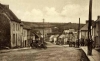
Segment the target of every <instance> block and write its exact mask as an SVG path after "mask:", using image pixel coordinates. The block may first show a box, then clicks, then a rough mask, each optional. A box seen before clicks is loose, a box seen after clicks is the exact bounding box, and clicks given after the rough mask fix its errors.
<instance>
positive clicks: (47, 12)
mask: <svg viewBox="0 0 100 61" xmlns="http://www.w3.org/2000/svg"><path fill="white" fill-rule="evenodd" d="M14 11H15V13H16V15H17V16H18V17H19V18H20V19H22V20H23V21H30V22H42V19H43V18H44V19H45V21H46V22H75V23H77V22H78V18H79V17H81V18H82V20H81V22H82V23H83V22H85V20H86V19H88V18H86V17H87V16H88V7H81V6H80V5H78V4H68V5H66V6H64V7H63V9H62V10H61V12H58V11H57V9H56V8H55V7H44V8H43V9H35V8H34V9H32V10H30V11H20V10H17V11H16V10H14Z"/></svg>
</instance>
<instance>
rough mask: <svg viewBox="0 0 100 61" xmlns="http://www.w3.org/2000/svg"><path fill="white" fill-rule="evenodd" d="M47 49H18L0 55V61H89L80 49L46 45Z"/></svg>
mask: <svg viewBox="0 0 100 61" xmlns="http://www.w3.org/2000/svg"><path fill="white" fill-rule="evenodd" d="M47 46H48V48H47V49H30V48H28V49H22V50H21V49H20V50H14V51H11V52H10V51H9V52H5V53H1V54H0V61H89V60H88V59H87V57H86V55H85V54H84V52H83V51H82V50H81V49H77V48H74V47H68V46H60V45H59V46H58V45H54V44H51V43H47Z"/></svg>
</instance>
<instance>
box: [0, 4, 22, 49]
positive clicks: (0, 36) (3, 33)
mask: <svg viewBox="0 0 100 61" xmlns="http://www.w3.org/2000/svg"><path fill="white" fill-rule="evenodd" d="M20 23H21V20H19V19H18V18H17V17H16V15H15V14H14V13H13V12H12V11H11V10H10V9H9V6H8V5H3V4H0V45H1V46H2V47H9V48H13V47H18V46H20V45H21V44H20Z"/></svg>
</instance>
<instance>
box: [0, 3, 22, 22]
mask: <svg viewBox="0 0 100 61" xmlns="http://www.w3.org/2000/svg"><path fill="white" fill-rule="evenodd" d="M0 10H1V13H5V14H6V15H7V16H8V17H9V18H10V20H12V21H16V22H19V23H20V22H21V20H20V19H18V18H17V16H16V15H15V14H14V13H13V12H12V11H11V10H10V9H9V5H4V4H1V3H0Z"/></svg>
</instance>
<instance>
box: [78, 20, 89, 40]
mask: <svg viewBox="0 0 100 61" xmlns="http://www.w3.org/2000/svg"><path fill="white" fill-rule="evenodd" d="M80 38H84V39H86V38H88V21H86V24H85V25H84V26H83V27H82V28H81V29H80Z"/></svg>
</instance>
